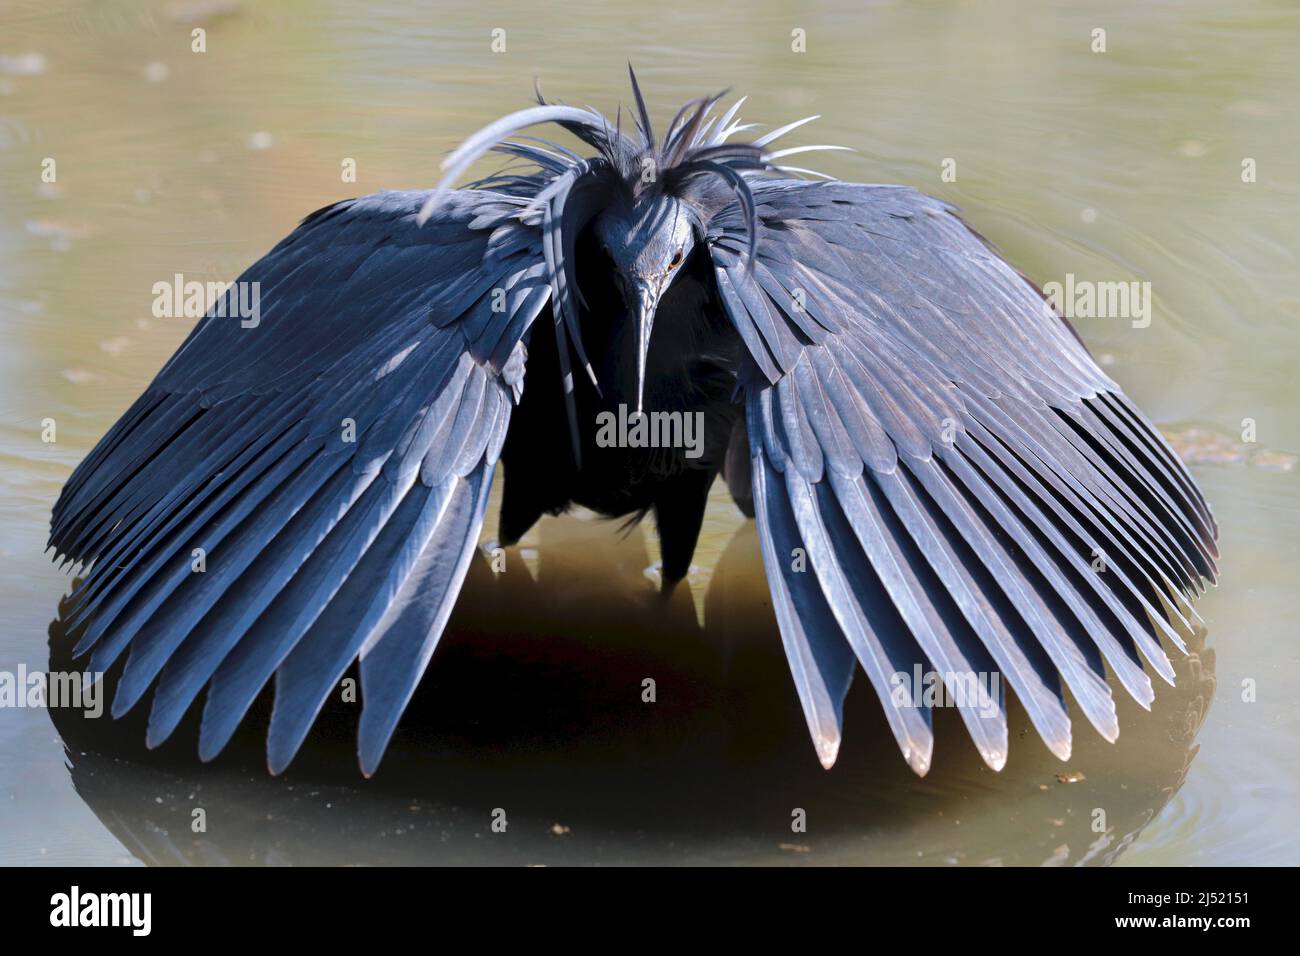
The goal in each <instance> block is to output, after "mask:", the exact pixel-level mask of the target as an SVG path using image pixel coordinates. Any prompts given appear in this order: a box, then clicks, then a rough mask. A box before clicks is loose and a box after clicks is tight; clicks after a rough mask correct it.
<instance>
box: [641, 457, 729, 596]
mask: <svg viewBox="0 0 1300 956" xmlns="http://www.w3.org/2000/svg"><path fill="white" fill-rule="evenodd" d="M716 474H717V472H716V471H715V470H713V469H708V468H699V469H694V468H692V469H688V470H686V471H684V472H682V473H681V474H680V475H678V476H677V477H675V478H674V479H673V480H672V481H669V482H667V483H666V484H664V485H663V487H662V488H661V489H660V491H659V494H658V496H657V497H656V499H655V505H654V510H655V525H656V527H657V528H658V530H659V554H660V558H661V559H662V568H663V590H664V593H668V592H670V591H672V589H673V588H674V587H675V586H676V584H677V582H678V581H680V580H681V579H682V578H684V577H686V572H687V571H689V570H690V569H691V558H692V556H694V554H695V544H696V542H697V541H699V538H700V527H701V526H702V525H703V524H704V508H705V506H706V505H707V503H708V500H709V488H710V487H711V486H712V485H713V479H714V477H715V476H716Z"/></svg>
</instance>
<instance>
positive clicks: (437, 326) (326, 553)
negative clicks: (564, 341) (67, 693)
mask: <svg viewBox="0 0 1300 956" xmlns="http://www.w3.org/2000/svg"><path fill="white" fill-rule="evenodd" d="M428 195H429V194H428V193H425V192H419V193H416V192H411V193H381V194H377V195H374V196H368V197H365V198H362V199H356V200H349V201H346V202H342V203H338V204H336V205H334V206H330V207H327V208H325V209H322V210H320V211H319V212H317V213H315V214H314V215H312V216H310V217H308V218H307V219H306V220H305V221H304V222H303V223H302V225H300V226H299V227H298V228H297V229H296V230H295V231H294V232H293V233H292V234H290V235H289V236H288V237H287V238H286V239H285V240H284V241H282V242H281V243H280V244H279V245H278V246H276V247H275V249H273V250H272V251H271V252H270V253H268V254H267V255H266V256H265V257H263V258H262V259H261V260H259V261H258V262H257V263H255V264H254V265H253V266H251V267H250V268H249V269H248V271H247V272H246V273H245V274H244V275H243V276H242V277H241V278H240V280H239V281H240V283H241V285H238V286H236V289H237V290H239V293H238V294H239V295H240V298H239V299H238V300H234V299H227V300H223V302H229V303H231V305H230V307H228V308H226V309H225V311H226V312H227V313H229V314H227V315H225V316H222V315H219V314H217V310H216V309H214V310H213V311H212V312H210V313H209V314H208V315H207V316H206V317H205V318H204V319H202V320H201V321H200V323H199V324H198V326H197V327H196V328H195V329H194V331H193V332H192V333H191V335H190V337H189V338H188V339H187V340H186V342H185V343H184V344H183V345H182V346H181V348H180V349H179V350H178V351H177V353H176V354H175V355H174V356H173V357H172V358H171V359H170V360H169V361H168V363H167V365H166V366H165V367H164V368H163V369H162V371H161V372H159V374H158V376H157V378H156V379H155V380H154V381H153V383H152V384H151V385H150V386H149V388H148V389H147V390H146V391H145V393H144V395H142V396H141V397H140V399H139V400H138V401H137V402H136V403H135V404H134V405H133V406H132V407H131V408H130V409H129V410H128V411H127V412H126V414H125V415H124V416H123V417H122V419H121V420H120V421H119V422H118V423H117V424H116V425H115V426H114V427H113V428H112V430H111V431H110V432H109V433H108V434H107V435H106V436H105V437H104V438H103V439H102V440H101V441H100V443H99V445H98V446H97V447H96V448H95V449H94V450H93V451H92V452H91V453H90V455H89V456H88V457H87V458H86V459H85V461H83V462H82V464H81V465H80V466H79V467H78V468H77V470H76V471H75V472H74V473H73V475H72V476H71V477H70V478H69V480H68V482H67V484H66V486H65V487H64V490H63V493H62V495H61V496H60V498H59V501H58V503H57V505H56V506H55V508H54V514H53V519H52V522H51V528H52V531H51V539H50V543H51V545H52V546H53V547H54V548H55V549H56V550H57V552H58V553H59V554H60V555H63V556H66V557H67V558H69V559H71V560H75V561H77V562H79V563H81V564H83V565H89V566H90V570H89V573H88V574H87V575H86V576H85V579H84V581H83V582H82V583H81V585H80V586H79V587H78V588H77V589H76V590H75V591H74V593H73V595H72V597H71V608H72V610H71V616H70V619H69V629H70V631H71V632H72V633H74V634H79V637H80V640H79V642H78V644H77V646H76V648H75V653H76V654H78V655H82V654H86V653H89V654H90V659H89V665H88V669H89V670H91V671H93V672H102V671H105V670H107V669H108V668H109V667H110V666H112V665H113V663H114V662H115V661H116V660H117V659H118V658H119V656H120V655H121V654H122V652H123V651H129V657H128V660H127V662H126V665H125V668H124V670H123V673H122V677H121V680H120V682H119V684H118V688H117V693H116V696H115V699H114V702H113V708H112V710H113V714H114V716H118V715H120V714H122V713H124V712H125V711H127V710H129V709H130V708H131V707H133V706H134V705H135V704H136V703H137V702H138V701H139V700H140V699H141V697H142V696H143V695H144V694H145V692H146V690H148V688H149V687H150V686H151V685H154V686H155V691H154V696H153V705H152V711H151V715H150V720H149V731H148V742H149V744H150V746H154V745H157V744H158V743H161V742H162V741H163V740H165V739H166V738H167V737H168V736H169V735H170V734H171V732H172V731H173V730H174V729H175V727H176V725H177V723H178V722H179V721H180V719H181V717H182V716H183V715H184V713H185V711H186V710H187V709H188V707H189V706H190V704H191V703H192V702H193V701H194V699H195V698H196V697H197V696H198V694H199V693H200V692H201V691H202V690H203V688H204V687H205V686H206V687H207V699H206V704H205V707H204V711H203V723H202V730H201V737H200V754H201V755H202V756H203V757H204V758H205V759H206V758H209V757H212V756H214V755H215V754H216V753H217V752H219V751H220V750H221V749H222V748H223V747H224V746H225V744H226V742H227V740H228V739H229V738H230V735H231V734H232V733H233V732H234V730H235V727H236V726H237V725H238V723H239V722H240V720H241V719H242V717H243V715H244V713H245V712H246V711H247V709H248V707H249V705H250V704H251V703H252V701H253V700H254V698H255V697H256V696H257V694H258V693H259V691H260V690H261V689H262V687H263V686H264V685H265V684H266V682H267V681H268V680H269V679H270V678H271V676H272V675H273V674H274V675H275V678H276V697H275V708H274V713H273V716H272V719H271V728H270V734H269V738H268V742H267V752H268V763H269V765H270V767H271V769H272V771H273V772H278V771H279V770H281V769H282V768H283V767H284V766H286V765H287V764H288V762H289V761H290V759H292V757H293V755H294V754H295V753H296V752H297V750H298V747H299V746H300V744H301V743H302V740H303V739H304V737H305V736H306V734H307V731H308V729H309V728H310V727H311V724H312V722H313V721H314V720H315V717H316V714H317V713H318V712H319V710H320V707H321V705H322V704H323V702H324V701H325V699H326V697H327V695H328V694H329V693H330V692H331V690H332V689H333V688H334V687H335V686H336V685H337V683H338V681H339V679H340V678H341V676H342V675H343V674H344V672H345V671H346V669H347V668H348V667H349V665H350V664H351V663H352V662H353V661H354V660H355V659H356V658H357V657H358V656H359V657H360V659H361V668H360V673H361V685H362V687H361V690H362V699H363V704H364V710H363V712H362V716H361V724H360V736H359V754H360V759H361V765H362V768H363V770H364V771H365V772H367V773H369V772H371V771H373V770H374V768H375V766H376V765H377V764H378V762H379V759H380V757H381V756H382V754H383V751H384V749H385V747H386V746H387V742H388V739H389V737H390V735H391V734H392V731H393V729H394V727H395V726H396V723H397V720H398V718H399V716H400V715H401V712H402V710H403V709H404V708H405V706H406V703H407V701H408V700H409V698H410V696H411V694H412V692H413V691H414V689H415V685H416V683H417V682H418V681H419V678H420V675H421V674H422V673H423V671H424V667H425V665H426V664H427V662H428V660H429V656H430V655H431V654H432V652H433V648H434V645H435V644H436V642H437V640H438V637H439V634H440V632H441V630H442V628H443V625H444V624H445V623H446V620H447V616H448V614H449V613H450V611H451V607H452V604H453V603H454V601H455V598H456V594H457V592H458V591H459V589H460V584H461V582H462V580H463V578H464V575H465V571H466V569H467V567H468V562H469V559H470V556H471V554H472V552H473V548H474V546H475V544H476V542H477V538H478V534H479V529H480V527H481V524H482V520H483V511H484V507H485V504H486V500H487V496H488V491H489V487H490V484H491V479H492V472H493V468H494V466H495V464H496V461H497V457H498V454H499V452H500V449H501V444H502V442H503V440H504V437H505V433H506V427H507V424H508V421H509V417H510V408H511V404H512V400H514V399H516V398H517V397H518V394H519V390H520V389H521V388H522V384H523V363H524V350H523V346H522V345H521V338H522V336H523V335H524V332H525V330H526V329H527V328H528V326H529V324H530V323H531V322H532V321H533V319H534V318H535V317H536V316H537V315H538V314H539V312H541V310H542V309H543V308H544V307H545V306H546V304H547V301H548V298H549V294H550V292H549V285H548V283H547V280H546V278H545V262H544V256H543V252H542V249H541V241H540V235H539V232H538V230H536V229H535V228H532V227H527V226H524V225H523V224H522V223H521V222H520V221H519V220H518V219H517V218H515V214H516V213H517V212H518V211H519V206H518V204H517V203H516V202H515V201H513V200H512V199H510V198H509V197H503V196H500V195H497V194H493V193H488V192H477V191H467V192H460V193H450V194H447V195H446V196H445V197H444V202H443V203H442V204H441V205H440V206H439V208H438V210H437V211H436V212H435V214H434V215H433V216H432V218H430V219H429V221H428V222H426V223H425V224H424V225H423V226H422V227H421V226H419V225H417V223H416V221H415V220H416V214H417V212H418V211H419V209H420V207H421V205H422V204H423V203H424V201H425V200H426V199H427V198H428ZM235 301H238V302H239V304H241V305H243V306H252V305H256V306H257V308H256V309H253V308H245V309H242V310H238V309H236V308H235V307H234V304H233V303H234V302H235Z"/></svg>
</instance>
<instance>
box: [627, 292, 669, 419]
mask: <svg viewBox="0 0 1300 956" xmlns="http://www.w3.org/2000/svg"><path fill="white" fill-rule="evenodd" d="M629 286H630V289H629V291H630V292H631V295H630V296H629V297H628V300H629V301H628V308H629V310H630V311H631V312H633V313H635V315H636V412H637V414H638V415H640V414H641V404H642V398H643V396H644V394H645V366H646V356H647V355H648V354H649V353H650V332H651V330H652V329H653V328H654V324H655V309H657V308H658V307H659V296H660V294H661V293H662V292H663V287H662V286H661V285H660V284H659V281H658V280H656V279H641V278H635V279H633V280H632V281H631V282H630V283H629Z"/></svg>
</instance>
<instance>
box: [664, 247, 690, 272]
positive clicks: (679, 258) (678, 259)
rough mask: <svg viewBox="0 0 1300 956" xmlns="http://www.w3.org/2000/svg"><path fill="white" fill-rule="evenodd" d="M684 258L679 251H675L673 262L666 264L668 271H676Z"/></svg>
mask: <svg viewBox="0 0 1300 956" xmlns="http://www.w3.org/2000/svg"><path fill="white" fill-rule="evenodd" d="M684 258H686V257H685V255H684V254H683V252H682V250H681V249H678V250H677V255H675V256H673V261H672V262H670V263H668V268H669V269H676V268H677V267H678V266H679V265H681V264H682V259H684Z"/></svg>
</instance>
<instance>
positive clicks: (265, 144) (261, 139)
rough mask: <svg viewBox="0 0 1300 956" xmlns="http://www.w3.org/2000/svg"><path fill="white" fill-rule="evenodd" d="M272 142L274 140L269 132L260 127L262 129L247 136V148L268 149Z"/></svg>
mask: <svg viewBox="0 0 1300 956" xmlns="http://www.w3.org/2000/svg"><path fill="white" fill-rule="evenodd" d="M274 142H275V139H274V137H272V136H271V134H270V133H268V132H267V131H266V130H264V129H262V130H258V131H257V132H256V133H254V134H253V135H252V136H250V137H248V148H249V149H270V148H271V145H272V144H273V143H274Z"/></svg>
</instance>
